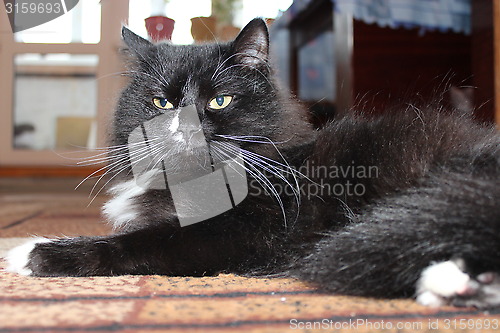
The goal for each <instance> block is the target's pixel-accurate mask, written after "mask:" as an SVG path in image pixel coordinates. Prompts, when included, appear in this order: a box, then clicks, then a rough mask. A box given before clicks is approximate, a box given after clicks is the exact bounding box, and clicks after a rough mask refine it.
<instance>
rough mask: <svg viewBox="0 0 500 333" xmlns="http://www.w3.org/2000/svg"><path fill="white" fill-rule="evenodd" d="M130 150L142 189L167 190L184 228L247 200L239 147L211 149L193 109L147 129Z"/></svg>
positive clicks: (132, 139) (134, 137)
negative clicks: (181, 139) (181, 140)
mask: <svg viewBox="0 0 500 333" xmlns="http://www.w3.org/2000/svg"><path fill="white" fill-rule="evenodd" d="M179 138H183V140H189V141H188V142H180V140H179ZM128 148H129V158H130V163H131V165H132V172H133V174H134V178H135V180H136V183H137V185H138V186H140V187H142V188H146V189H151V190H166V189H168V190H169V191H170V194H171V195H172V199H173V202H174V205H175V210H176V213H177V216H178V218H179V222H180V225H181V226H183V227H184V226H187V225H191V224H194V223H198V222H201V221H204V220H207V219H209V218H212V217H214V216H217V215H219V214H222V213H224V212H226V211H228V210H230V209H232V208H234V207H235V206H236V205H238V204H239V203H240V202H242V201H243V200H244V199H245V198H246V196H247V194H248V183H247V176H246V171H245V167H244V161H243V158H242V153H241V151H240V149H239V147H238V146H237V145H234V144H231V143H228V142H223V143H220V142H214V141H212V142H210V143H208V142H207V140H206V138H205V134H204V132H203V129H202V126H201V121H200V118H199V116H198V112H197V110H196V107H195V106H194V105H190V106H185V107H182V108H179V109H175V110H171V112H168V113H165V114H162V115H160V116H157V117H155V118H153V119H150V120H148V121H146V122H144V123H142V124H141V125H140V126H138V127H137V128H135V129H134V130H133V131H132V132H131V133H130V135H129V138H128Z"/></svg>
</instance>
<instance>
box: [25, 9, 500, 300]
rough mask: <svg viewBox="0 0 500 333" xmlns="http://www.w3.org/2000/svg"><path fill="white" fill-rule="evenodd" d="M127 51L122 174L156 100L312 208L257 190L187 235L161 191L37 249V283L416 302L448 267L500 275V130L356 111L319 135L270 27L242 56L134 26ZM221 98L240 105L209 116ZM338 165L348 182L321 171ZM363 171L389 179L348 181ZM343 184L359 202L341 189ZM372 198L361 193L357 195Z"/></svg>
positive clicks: (120, 132) (465, 120)
mask: <svg viewBox="0 0 500 333" xmlns="http://www.w3.org/2000/svg"><path fill="white" fill-rule="evenodd" d="M123 38H124V40H125V43H126V44H127V46H128V53H129V57H130V64H129V65H130V74H131V79H130V83H129V85H128V87H127V88H125V90H124V91H123V93H122V95H121V98H120V100H119V102H118V107H117V109H116V117H115V121H114V125H113V132H112V133H113V134H112V138H111V146H112V147H113V148H111V149H110V160H111V162H112V163H113V162H117V161H118V162H119V161H120V157H121V156H122V155H123V152H124V151H123V147H126V145H127V138H128V135H129V134H130V132H131V131H132V130H133V129H134V128H136V127H137V126H139V125H140V124H141V123H142V122H144V121H146V120H148V119H151V118H153V117H155V116H156V115H158V114H159V110H158V109H157V108H155V107H154V105H153V104H152V102H151V101H152V99H153V98H154V97H158V96H159V97H164V98H167V99H168V100H169V101H171V102H172V103H173V104H174V106H175V107H181V106H186V105H191V104H195V105H196V106H197V110H198V112H199V115H200V119H201V120H202V126H203V129H204V132H205V136H206V138H207V140H208V141H209V142H214V141H223V142H224V141H226V142H231V143H233V144H238V145H239V146H240V147H241V148H242V149H244V150H246V151H249V152H252V153H255V154H258V155H251V156H253V158H248V159H246V161H245V163H246V166H247V169H248V170H249V171H252V170H253V171H254V172H255V170H257V169H258V170H261V171H263V170H264V167H263V165H264V166H267V168H268V169H272V168H273V167H274V169H273V170H274V171H275V174H272V173H269V172H267V173H266V176H267V178H268V179H269V181H270V182H271V183H272V184H275V185H276V186H278V185H279V186H286V185H287V184H286V182H285V180H284V179H283V177H279V176H277V175H276V173H279V171H283V170H286V171H288V173H287V174H286V175H287V176H286V177H284V178H286V180H287V181H288V182H289V183H290V184H289V185H288V187H290V185H295V186H299V187H301V188H302V189H303V191H302V195H301V197H300V200H298V198H297V196H295V195H286V194H283V193H281V195H280V199H281V200H282V202H283V207H284V210H282V209H281V208H280V205H279V204H278V200H277V198H276V197H275V196H273V195H270V194H271V193H270V192H272V190H270V189H268V193H266V192H265V191H263V190H262V191H257V190H256V188H257V187H255V186H254V185H255V184H256V183H253V184H254V185H252V186H250V195H249V196H248V197H247V198H246V199H245V200H244V201H243V202H242V203H241V204H240V205H238V206H237V207H236V208H235V209H233V210H230V211H228V212H226V213H224V214H222V215H219V216H217V217H214V218H212V219H210V220H207V221H204V222H201V223H197V224H194V225H192V226H188V227H184V228H181V227H180V226H179V222H178V220H177V218H176V216H175V209H174V207H173V204H172V199H171V198H170V196H169V193H168V190H166V191H165V190H150V191H147V192H146V193H143V194H141V195H139V196H136V197H134V198H133V200H132V201H130V203H129V204H130V205H133V206H134V207H135V209H136V211H137V213H138V217H137V218H136V219H134V220H133V221H129V222H128V223H125V224H123V225H121V226H120V229H119V230H117V232H116V233H115V234H112V235H109V236H103V237H78V238H70V239H60V240H57V241H53V242H50V243H42V244H37V245H36V247H35V248H34V250H33V251H32V252H31V254H30V260H29V262H28V265H27V267H28V268H29V269H31V270H32V272H33V273H32V274H33V275H36V276H61V275H63V276H64V275H70V276H88V275H119V274H164V275H191V276H202V275H213V274H217V273H219V272H234V273H239V274H246V275H259V274H281V275H288V276H295V277H299V278H301V279H304V280H306V281H310V282H311V283H313V284H316V285H317V286H318V288H321V289H324V290H328V291H331V292H338V293H344V294H352V295H365V296H377V297H402V296H412V295H414V293H415V285H416V282H417V280H418V279H419V276H420V274H421V272H422V270H423V269H424V268H426V267H427V266H429V265H430V264H431V263H433V262H439V261H446V260H450V259H452V258H457V257H459V258H462V259H464V260H466V262H467V263H468V267H469V268H470V269H474V271H473V272H471V274H472V275H473V276H476V275H477V274H479V273H482V272H486V271H492V272H498V271H500V254H499V253H500V252H497V251H498V247H499V246H500V205H498V198H500V180H499V174H500V151H499V147H500V136H499V135H498V132H497V131H496V129H495V128H494V127H493V126H488V125H479V124H476V123H475V122H474V121H472V120H471V119H470V118H469V117H468V116H466V115H465V116H464V115H463V114H458V113H453V112H446V111H443V110H440V111H439V112H438V108H433V107H432V106H427V107H423V108H416V107H413V106H409V107H407V108H404V109H401V110H399V111H398V112H392V113H387V114H385V115H383V116H380V117H378V118H370V119H367V118H364V117H363V116H361V115H359V114H357V113H348V114H347V115H345V116H343V117H341V118H339V119H336V120H335V121H333V122H331V123H329V124H328V125H327V126H326V127H324V128H323V129H322V130H320V131H316V130H313V128H312V127H311V125H310V124H309V122H308V121H307V112H306V111H305V110H304V108H303V107H301V106H300V105H299V104H297V103H295V102H293V101H292V100H291V99H289V98H288V97H287V96H285V95H284V94H283V93H282V92H281V91H280V89H279V88H278V85H277V84H276V82H275V80H274V77H273V72H272V69H271V68H270V66H269V61H268V55H267V54H268V35H267V29H266V26H265V24H264V23H263V21H262V20H258V19H256V20H254V21H252V22H250V23H249V24H248V25H247V26H246V27H245V28H244V30H243V31H242V32H241V34H240V35H239V36H238V37H237V39H236V40H235V41H234V42H231V43H228V44H209V45H194V46H175V45H171V44H168V43H159V44H156V45H153V44H151V43H149V42H147V41H145V40H143V39H142V38H140V37H138V36H136V35H134V34H133V33H132V32H130V31H129V30H128V29H126V28H124V29H123ZM220 94H228V95H231V96H234V99H233V102H232V103H231V104H230V105H229V106H228V107H227V108H225V109H223V110H211V109H209V108H207V103H208V101H209V100H210V99H211V98H213V97H214V96H216V95H220ZM220 135H227V136H233V138H232V139H231V138H229V137H221V136H220ZM250 137H251V138H252V139H251V140H250V139H249V138H250ZM268 140H269V141H268ZM271 142H273V143H274V144H271ZM258 156H260V157H258ZM264 157H266V158H269V159H271V160H273V161H275V162H271V161H270V160H266V159H264ZM265 162H268V164H266V163H265ZM259 163H260V165H259ZM111 165H112V164H111ZM116 165H119V166H120V167H118V168H114V169H113V168H110V170H109V173H110V174H112V175H113V177H114V178H113V182H114V184H121V183H124V182H127V181H130V180H131V179H132V178H133V176H132V173H131V170H130V165H127V164H126V163H125V164H123V163H122V164H120V163H118V164H115V166H116ZM252 165H253V166H252ZM301 166H302V168H301ZM325 166H326V167H328V168H330V169H328V170H332V169H331V168H332V167H335V168H336V170H337V171H339V170H341V171H340V172H337V173H336V174H328V175H326V174H324V173H323V174H322V173H321V172H318V173H319V174H316V173H315V172H314V170H320V169H321V167H325ZM304 167H307V168H304ZM349 167H350V168H351V169H349ZM355 167H358V169H356V170H357V171H359V172H362V170H365V173H366V170H367V168H369V167H372V169H371V170H372V171H374V172H373V173H371V174H369V175H367V174H365V175H363V174H362V173H361V174H360V173H355V174H353V173H351V172H347V173H345V174H342V170H343V171H345V170H352V168H355ZM359 167H361V168H364V169H359ZM293 170H298V171H300V172H301V174H299V173H298V172H297V171H293ZM293 175H295V176H296V179H297V180H298V184H296V183H295V178H294V177H292V176H293ZM325 175H326V177H325ZM306 176H307V177H306ZM249 181H250V182H252V181H254V179H253V177H249ZM336 185H337V190H340V189H344V192H342V193H339V191H337V192H336V193H331V191H330V192H328V189H329V188H330V189H331V188H333V187H334V186H336ZM356 185H358V187H357V190H358V191H357V193H354V194H353V193H351V194H348V193H346V190H347V189H348V188H349V186H350V189H351V190H353V189H354V187H355V186H356ZM252 191H254V192H257V193H254V192H252ZM118 192H119V190H116V191H115V195H117V193H118ZM288 193H290V191H288ZM111 222H113V221H111ZM490 287H491V286H490ZM491 288H493V287H491ZM493 289H494V291H493V294H495V295H497V294H498V286H497V288H496V289H495V288H493ZM477 297H479V296H477V295H476V298H477ZM472 298H473V297H472ZM491 299H494V300H493V301H492V300H491ZM498 303H499V299H498V297H490V298H488V299H487V300H484V299H483V300H477V299H475V300H474V301H470V298H469V301H464V300H463V299H461V300H460V301H456V302H455V304H457V305H470V304H473V305H476V306H495V305H497V304H498Z"/></svg>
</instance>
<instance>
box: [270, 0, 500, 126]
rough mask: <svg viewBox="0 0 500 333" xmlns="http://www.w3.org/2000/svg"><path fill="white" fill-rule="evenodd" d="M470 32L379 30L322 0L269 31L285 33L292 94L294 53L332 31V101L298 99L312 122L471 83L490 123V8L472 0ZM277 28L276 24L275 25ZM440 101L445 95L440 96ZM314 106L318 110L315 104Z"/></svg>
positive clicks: (484, 0) (296, 84) (419, 99)
mask: <svg viewBox="0 0 500 333" xmlns="http://www.w3.org/2000/svg"><path fill="white" fill-rule="evenodd" d="M472 3H473V8H472V10H473V14H472V18H471V19H472V29H473V31H472V34H471V35H465V34H459V33H453V32H446V33H443V32H438V31H426V32H422V31H420V30H419V29H403V28H401V29H391V28H382V27H379V26H378V25H376V24H366V23H363V22H361V21H357V20H354V19H352V17H348V16H346V15H343V14H340V13H338V12H335V11H334V8H333V4H332V1H330V0H312V1H311V2H310V3H309V4H308V6H307V7H306V8H304V9H303V10H302V11H300V13H298V14H297V15H296V16H294V17H293V18H291V19H290V18H288V20H286V21H287V22H279V23H278V25H277V27H276V30H277V29H280V28H281V29H287V30H288V31H289V36H290V37H289V45H288V46H286V45H283V46H280V47H286V48H288V50H289V57H290V58H289V73H288V74H289V81H288V82H289V84H288V85H289V88H290V90H291V92H292V93H293V94H296V95H300V94H299V93H300V89H301V87H300V79H299V72H300V68H299V65H300V63H299V61H298V55H299V54H300V50H301V49H302V48H303V47H304V46H305V45H307V43H308V42H310V41H311V40H313V39H314V38H315V37H316V36H318V35H319V34H321V33H323V32H325V31H333V35H334V36H335V38H334V40H333V44H334V57H333V59H332V61H333V62H334V63H335V66H334V68H335V73H333V74H332V75H335V79H336V83H337V84H336V88H335V89H336V91H335V95H336V99H335V101H334V102H333V103H324V102H323V101H320V100H307V99H306V100H305V102H306V103H308V104H309V105H311V106H312V109H313V112H316V117H315V119H316V120H317V125H318V126H321V123H322V122H324V121H325V120H326V119H328V118H331V117H333V115H334V114H335V113H342V112H348V111H349V110H350V109H351V108H353V107H356V108H360V109H363V110H364V111H365V112H371V113H377V112H383V110H384V109H386V108H389V107H392V106H395V105H404V104H408V103H425V102H428V101H430V100H432V99H434V98H437V97H439V94H443V92H445V90H446V89H447V88H448V87H449V86H450V85H454V86H458V87H461V86H474V87H476V89H475V91H474V98H475V101H474V105H475V106H476V108H477V110H476V116H477V117H478V118H479V119H481V120H486V121H494V118H495V110H494V104H495V103H494V93H493V77H494V75H493V73H494V71H493V67H494V66H493V14H492V13H493V9H492V7H493V4H492V2H491V1H488V0H478V1H476V0H474V1H472ZM280 24H281V27H280ZM443 97H444V99H445V101H446V99H447V98H448V95H447V94H446V93H444V96H443ZM318 106H320V107H318Z"/></svg>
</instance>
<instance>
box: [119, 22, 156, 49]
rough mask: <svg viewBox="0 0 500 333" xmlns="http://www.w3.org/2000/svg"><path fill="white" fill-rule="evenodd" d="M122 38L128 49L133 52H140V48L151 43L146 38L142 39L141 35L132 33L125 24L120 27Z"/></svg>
mask: <svg viewBox="0 0 500 333" xmlns="http://www.w3.org/2000/svg"><path fill="white" fill-rule="evenodd" d="M122 38H123V41H124V42H125V44H126V45H127V47H128V49H129V50H130V51H132V52H133V53H140V51H141V50H143V49H145V48H148V47H150V46H151V45H153V44H152V43H151V42H150V41H148V40H147V39H144V38H142V37H141V36H138V35H136V34H135V33H133V32H132V31H131V30H130V29H129V28H127V27H126V26H123V27H122Z"/></svg>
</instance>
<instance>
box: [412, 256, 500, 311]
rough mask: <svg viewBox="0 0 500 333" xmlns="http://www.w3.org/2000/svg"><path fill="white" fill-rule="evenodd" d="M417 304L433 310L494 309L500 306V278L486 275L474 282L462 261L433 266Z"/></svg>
mask: <svg viewBox="0 0 500 333" xmlns="http://www.w3.org/2000/svg"><path fill="white" fill-rule="evenodd" d="M417 302H418V303H420V304H422V305H426V306H431V307H438V306H444V305H453V306H466V307H470V306H473V307H477V308H491V307H497V306H500V276H499V275H498V274H496V273H483V274H480V275H479V276H477V277H476V278H472V277H471V276H470V275H469V274H467V273H465V272H464V271H463V262H461V261H460V260H458V261H457V260H455V261H452V260H450V261H445V262H441V263H436V264H433V265H431V266H429V267H427V268H426V269H424V271H423V272H422V275H421V276H420V279H419V281H418V282H417Z"/></svg>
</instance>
